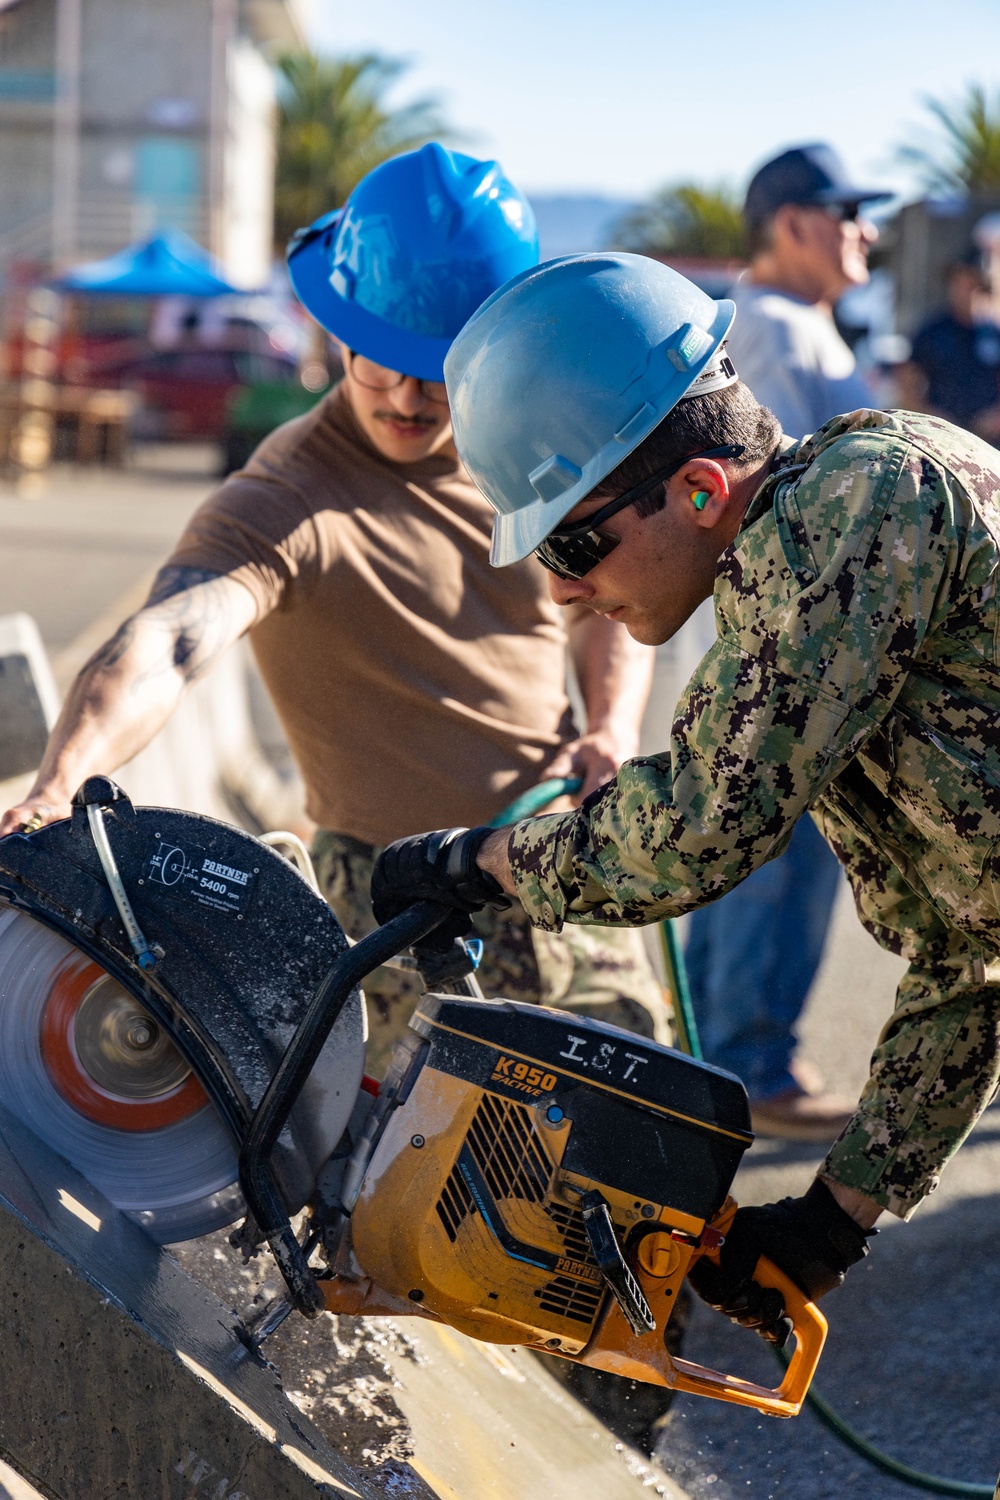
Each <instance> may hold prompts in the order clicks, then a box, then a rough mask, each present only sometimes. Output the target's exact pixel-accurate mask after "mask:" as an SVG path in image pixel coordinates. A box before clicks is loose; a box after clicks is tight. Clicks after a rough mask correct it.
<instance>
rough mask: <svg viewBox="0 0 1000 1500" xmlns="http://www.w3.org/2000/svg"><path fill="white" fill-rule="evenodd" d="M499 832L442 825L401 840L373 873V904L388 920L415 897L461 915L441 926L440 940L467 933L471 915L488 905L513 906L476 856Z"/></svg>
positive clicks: (383, 855)
mask: <svg viewBox="0 0 1000 1500" xmlns="http://www.w3.org/2000/svg"><path fill="white" fill-rule="evenodd" d="M494 831H495V830H494V829H492V828H438V829H436V830H435V832H433V833H418V834H416V835H415V836H414V837H413V838H408V839H397V840H396V842H395V843H394V844H390V845H389V847H388V848H387V849H383V850H382V853H381V854H380V855H379V857H378V859H377V860H376V861H375V869H374V871H373V872H372V883H371V897H372V907H373V908H374V911H375V916H376V918H377V919H378V921H379V922H380V923H381V922H388V921H389V919H390V918H391V917H395V916H398V915H399V913H400V912H401V911H405V909H406V908H407V907H408V906H412V905H413V903H414V901H436V902H437V903H438V904H439V905H440V906H450V907H452V908H453V909H454V911H455V913H456V916H455V917H454V918H452V919H450V920H449V921H447V922H445V923H443V924H442V926H441V927H439V928H438V929H437V930H436V932H435V938H444V937H447V938H449V939H450V938H452V937H462V936H464V935H465V933H466V932H468V931H469V927H470V923H469V915H470V914H471V913H472V912H474V911H482V909H483V907H484V906H497V907H504V906H509V905H510V897H509V896H508V895H507V894H506V892H505V891H504V889H503V887H502V886H501V884H500V882H499V881H498V880H494V878H493V876H492V875H488V874H487V873H486V871H485V870H481V869H480V868H479V866H478V865H477V864H476V856H477V854H478V853H479V851H480V849H481V848H482V846H483V844H484V843H485V842H486V840H487V839H488V838H489V837H490V834H491V833H493V832H494Z"/></svg>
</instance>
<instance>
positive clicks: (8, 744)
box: [0, 614, 59, 781]
mask: <svg viewBox="0 0 1000 1500" xmlns="http://www.w3.org/2000/svg"><path fill="white" fill-rule="evenodd" d="M58 712H59V694H58V692H57V690H56V685H55V680H54V678H53V676H52V669H51V667H50V666H49V659H48V655H47V654H46V650H45V647H44V646H43V644H42V637H41V635H40V634H39V631H38V626H37V625H36V624H35V622H34V620H33V619H32V618H31V616H30V615H24V614H16V615H3V616H0V781H7V780H9V778H10V777H12V776H20V775H22V774H23V773H24V772H26V771H33V770H34V769H35V767H36V766H37V765H38V763H39V761H40V760H41V758H42V752H43V751H44V749H45V742H46V740H47V739H48V737H49V730H50V729H51V727H52V725H53V724H54V723H55V719H56V715H57V714H58Z"/></svg>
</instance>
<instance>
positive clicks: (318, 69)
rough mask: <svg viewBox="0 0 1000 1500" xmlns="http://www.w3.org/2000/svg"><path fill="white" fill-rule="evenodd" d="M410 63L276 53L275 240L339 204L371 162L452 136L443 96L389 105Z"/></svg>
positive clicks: (367, 57)
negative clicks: (441, 110)
mask: <svg viewBox="0 0 1000 1500" xmlns="http://www.w3.org/2000/svg"><path fill="white" fill-rule="evenodd" d="M408 66H409V65H408V64H407V63H406V62H405V61H403V60H402V59H399V58H392V57H383V56H381V55H380V54H379V53H375V52H364V53H359V54H358V55H356V56H353V57H319V56H317V55H316V54H315V53H312V52H293V53H286V54H285V55H284V56H283V57H281V58H279V59H278V78H279V82H278V111H279V113H278V161H277V171H276V177H275V238H276V240H277V243H278V244H279V245H280V244H284V243H285V241H286V240H287V239H288V238H289V237H290V236H291V235H292V234H293V233H294V231H295V230H296V229H299V228H301V227H302V226H303V225H305V224H310V223H312V221H313V220H314V219H317V218H318V217H319V216H320V214H323V213H326V212H328V211H329V210H330V209H332V208H339V207H340V206H341V205H342V204H343V203H344V201H345V200H346V199H347V197H348V196H349V195H350V193H351V192H352V190H353V189H354V188H355V187H356V186H357V184H358V183H359V182H360V181H361V179H362V177H364V176H365V175H366V174H367V173H368V172H370V171H371V170H372V168H373V167H377V166H378V165H379V164H380V163H381V162H383V161H387V160H388V159H389V158H390V157H392V156H398V155H399V154H400V153H401V152H403V151H413V150H416V149H417V148H418V147H419V146H423V145H426V143H427V142H428V141H432V140H440V139H446V140H447V139H454V137H455V132H454V131H453V130H451V128H450V127H449V126H448V124H447V123H446V122H445V120H444V119H443V117H442V116H441V114H440V113H439V105H438V101H437V100H436V99H433V98H426V99H416V100H413V101H412V102H411V103H409V104H405V105H402V106H400V107H393V106H390V105H389V104H388V102H387V100H386V95H387V93H388V90H389V89H390V87H391V86H392V85H393V84H394V83H395V82H396V81H397V79H398V78H399V77H400V75H401V74H403V73H404V72H405V71H406V68H407V67H408Z"/></svg>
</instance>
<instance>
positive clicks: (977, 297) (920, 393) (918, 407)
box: [899, 247, 1000, 445]
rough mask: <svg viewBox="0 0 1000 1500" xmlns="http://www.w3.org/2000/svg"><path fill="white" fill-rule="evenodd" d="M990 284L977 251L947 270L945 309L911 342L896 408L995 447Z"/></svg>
mask: <svg viewBox="0 0 1000 1500" xmlns="http://www.w3.org/2000/svg"><path fill="white" fill-rule="evenodd" d="M989 290H990V284H989V279H988V277H987V275H986V272H985V270H984V268H983V261H982V256H981V255H980V254H979V251H978V250H976V249H974V248H971V247H970V249H968V250H967V251H966V252H965V254H964V255H961V256H960V257H959V258H958V259H957V260H955V261H953V262H952V264H951V265H950V266H949V268H948V278H947V282H946V287H945V295H946V299H947V306H946V307H945V309H944V310H943V311H942V312H939V313H938V314H936V315H935V316H934V317H933V318H931V319H930V320H929V321H928V322H926V323H925V324H924V325H923V327H922V328H921V329H920V331H919V332H918V333H917V335H916V337H915V339H914V340H913V351H912V353H911V355H910V359H909V362H908V363H907V364H905V365H904V366H903V367H902V369H901V370H900V372H899V404H900V406H902V407H905V408H906V409H907V410H909V411H925V412H931V413H932V414H934V415H935V416H939V417H945V418H947V420H948V421H949V422H955V423H957V425H958V426H959V427H965V428H967V429H968V431H969V432H974V433H976V435H977V436H978V437H982V438H986V440H987V441H988V442H990V443H993V444H995V445H996V444H1000V386H998V377H1000V328H998V327H997V325H996V323H995V322H994V321H993V319H992V317H991V316H990V314H989V304H988V300H987V299H988V296H989Z"/></svg>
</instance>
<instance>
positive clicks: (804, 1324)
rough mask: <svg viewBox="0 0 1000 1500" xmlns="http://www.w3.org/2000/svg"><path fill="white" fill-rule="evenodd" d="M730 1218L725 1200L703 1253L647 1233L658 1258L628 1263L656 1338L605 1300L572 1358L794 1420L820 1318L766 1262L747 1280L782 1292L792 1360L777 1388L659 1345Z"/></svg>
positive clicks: (817, 1344)
mask: <svg viewBox="0 0 1000 1500" xmlns="http://www.w3.org/2000/svg"><path fill="white" fill-rule="evenodd" d="M735 1213H736V1204H735V1203H734V1202H733V1200H732V1198H727V1199H726V1202H725V1203H724V1204H723V1205H722V1207H721V1208H720V1210H719V1212H718V1213H717V1214H716V1215H715V1217H714V1218H713V1219H712V1221H711V1225H710V1226H707V1228H708V1230H709V1232H707V1233H705V1232H703V1237H704V1241H705V1242H706V1243H705V1244H704V1248H703V1247H702V1246H701V1245H697V1244H695V1243H693V1242H692V1241H691V1240H690V1239H688V1238H687V1236H686V1235H685V1234H683V1233H682V1234H681V1235H679V1236H678V1234H677V1233H676V1232H671V1230H670V1228H669V1226H668V1225H663V1226H661V1227H660V1228H659V1230H658V1231H657V1230H653V1231H652V1232H653V1233H654V1234H658V1235H659V1246H660V1250H661V1252H662V1255H661V1257H657V1256H655V1255H654V1256H652V1257H650V1256H646V1257H644V1256H643V1255H642V1254H641V1252H640V1253H639V1254H638V1255H637V1256H636V1257H635V1259H634V1261H633V1270H634V1272H635V1275H636V1277H637V1278H638V1281H639V1284H640V1286H641V1288H642V1292H643V1295H644V1296H645V1298H646V1301H647V1303H648V1305H649V1308H650V1310H651V1312H652V1315H653V1321H654V1323H655V1324H656V1329H655V1331H653V1332H648V1333H646V1332H637V1331H636V1330H635V1329H634V1328H632V1327H630V1325H629V1323H628V1321H627V1319H626V1317H625V1315H624V1313H623V1312H622V1310H621V1308H620V1307H619V1305H618V1303H617V1302H616V1301H614V1300H613V1299H612V1298H610V1297H609V1298H608V1299H607V1302H606V1306H605V1310H604V1313H603V1315H602V1317H601V1321H600V1323H599V1325H598V1327H597V1330H596V1332H595V1334H594V1337H593V1338H592V1339H591V1341H590V1343H589V1344H588V1345H587V1347H586V1349H584V1350H583V1352H582V1353H581V1354H579V1355H577V1356H575V1358H576V1359H577V1360H578V1361H579V1363H580V1364H584V1365H590V1366H591V1367H592V1368H594V1369H598V1370H609V1371H611V1372H612V1373H613V1374H615V1375H623V1376H625V1377H626V1378H628V1379H631V1380H641V1381H646V1382H647V1383H649V1384H650V1385H665V1386H667V1387H668V1388H669V1389H670V1390H673V1391H689V1392H690V1393H691V1394H692V1395H695V1396H711V1397H712V1398H713V1399H714V1400H716V1401H729V1402H731V1403H732V1404H733V1405H736V1406H752V1407H753V1408H754V1410H755V1411H759V1412H763V1413H764V1414H765V1416H770V1417H794V1416H797V1415H798V1413H799V1411H800V1410H801V1407H802V1403H803V1401H804V1400H805V1398H806V1393H807V1392H808V1390H809V1385H810V1382H811V1381H812V1378H813V1375H814V1374H815V1373H816V1366H817V1364H818V1363H819V1357H820V1355H821V1354H822V1352H823V1345H824V1343H825V1341H826V1319H825V1318H824V1316H823V1314H822V1313H821V1312H820V1310H819V1308H818V1307H817V1306H816V1304H815V1303H814V1302H810V1301H808V1299H807V1298H806V1297H805V1296H804V1295H803V1294H802V1292H800V1291H799V1289H798V1287H797V1286H795V1285H794V1283H793V1282H791V1281H789V1279H788V1277H787V1276H786V1275H785V1274H784V1272H783V1271H779V1270H778V1267H777V1266H775V1265H772V1263H771V1262H770V1261H769V1260H765V1259H763V1257H762V1258H761V1259H760V1260H759V1261H758V1262H757V1266H756V1269H755V1271H754V1280H755V1281H758V1282H759V1283H760V1284H761V1286H773V1287H776V1288H777V1289H778V1291H779V1292H781V1294H782V1296H783V1297H784V1299H785V1309H786V1311H787V1313H788V1316H789V1317H790V1318H791V1320H792V1329H793V1332H794V1335H795V1353H794V1354H793V1355H792V1357H791V1360H790V1362H789V1365H788V1368H787V1369H786V1371H785V1376H784V1379H783V1380H782V1382H781V1384H780V1385H779V1386H778V1387H776V1388H774V1387H771V1386H766V1385H757V1384H756V1382H755V1381H752V1380H744V1379H742V1377H740V1376H739V1375H726V1374H724V1373H723V1372H722V1371H721V1370H710V1369H708V1368H707V1367H706V1366H705V1365H696V1364H694V1363H693V1362H692V1361H691V1360H688V1359H674V1358H673V1357H672V1356H671V1354H670V1352H669V1350H668V1349H667V1347H666V1345H665V1343H664V1339H663V1331H664V1329H665V1328H666V1326H667V1324H668V1323H669V1321H670V1317H671V1314H672V1313H673V1311H674V1307H675V1305H676V1302H677V1294H678V1292H679V1291H680V1287H681V1283H682V1282H683V1280H684V1278H685V1277H686V1276H687V1274H688V1272H689V1271H690V1269H691V1267H692V1265H693V1264H694V1263H695V1262H696V1261H697V1260H699V1259H700V1258H701V1256H703V1255H707V1256H709V1257H710V1258H713V1259H714V1258H716V1257H717V1255H718V1248H719V1247H721V1244H722V1240H723V1237H724V1236H725V1234H726V1232H727V1231H728V1229H729V1226H730V1225H731V1224H732V1221H733V1216H734V1215H735ZM711 1231H714V1233H711ZM570 1357H573V1356H570Z"/></svg>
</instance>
